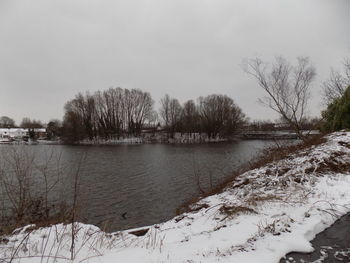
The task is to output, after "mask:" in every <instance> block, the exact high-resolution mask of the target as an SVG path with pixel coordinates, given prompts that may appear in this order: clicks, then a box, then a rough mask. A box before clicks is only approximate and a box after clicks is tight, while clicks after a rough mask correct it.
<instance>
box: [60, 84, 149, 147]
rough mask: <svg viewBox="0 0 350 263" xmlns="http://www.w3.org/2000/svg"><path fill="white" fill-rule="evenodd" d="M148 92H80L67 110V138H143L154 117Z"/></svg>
mask: <svg viewBox="0 0 350 263" xmlns="http://www.w3.org/2000/svg"><path fill="white" fill-rule="evenodd" d="M153 104H154V102H153V100H152V98H151V95H150V94H149V93H148V92H143V91H141V90H136V89H132V90H128V89H121V88H110V89H108V90H105V91H97V92H95V93H94V94H89V93H86V94H84V95H83V94H82V93H79V94H77V95H76V96H75V98H74V99H72V100H70V101H68V102H67V103H66V105H65V107H64V109H65V114H64V120H63V131H64V137H65V139H66V140H69V141H79V140H82V139H86V138H87V139H90V140H92V139H94V138H104V139H110V138H118V139H119V137H120V136H123V135H124V134H128V135H135V136H137V135H140V134H141V130H142V127H143V126H144V125H145V123H146V121H152V120H153V116H154V111H153Z"/></svg>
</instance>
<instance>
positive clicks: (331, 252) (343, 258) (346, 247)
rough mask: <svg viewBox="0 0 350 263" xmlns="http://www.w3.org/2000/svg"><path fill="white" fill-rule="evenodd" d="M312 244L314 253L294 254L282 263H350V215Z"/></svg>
mask: <svg viewBox="0 0 350 263" xmlns="http://www.w3.org/2000/svg"><path fill="white" fill-rule="evenodd" d="M311 243H312V246H313V247H314V248H315V251H314V252H312V253H296V252H292V253H289V254H287V255H286V256H285V258H283V259H281V260H280V263H292V262H293V263H294V262H295V263H296V262H315V263H321V262H322V263H323V262H325V263H333V262H350V213H349V214H347V215H345V216H343V217H341V218H340V219H339V220H337V221H336V222H335V223H334V224H333V225H332V226H331V227H329V228H327V229H326V230H325V231H323V232H321V233H319V234H318V235H317V236H316V237H315V239H314V240H313V241H311Z"/></svg>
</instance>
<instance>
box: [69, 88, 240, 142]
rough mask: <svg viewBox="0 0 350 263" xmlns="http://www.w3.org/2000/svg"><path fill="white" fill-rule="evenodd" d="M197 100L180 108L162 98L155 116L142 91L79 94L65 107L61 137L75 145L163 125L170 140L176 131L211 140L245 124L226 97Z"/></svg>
mask: <svg viewBox="0 0 350 263" xmlns="http://www.w3.org/2000/svg"><path fill="white" fill-rule="evenodd" d="M197 101H198V102H197V103H195V102H194V101H193V100H189V101H187V102H185V103H184V104H183V105H181V104H180V102H179V101H178V100H177V99H175V98H171V97H170V96H169V95H165V96H164V97H163V98H162V99H161V101H160V104H161V107H160V109H159V114H158V113H157V112H156V111H155V110H154V101H153V99H152V97H151V95H150V94H149V93H148V92H143V91H141V90H136V89H132V90H128V89H121V88H110V89H108V90H105V91H97V92H95V93H94V94H89V93H86V94H81V93H79V94H77V95H76V96H75V98H74V99H72V100H70V101H68V102H67V103H66V105H65V107H64V109H65V114H64V120H63V137H64V139H65V140H66V141H71V142H74V141H79V140H83V139H90V140H93V139H96V138H102V139H114V138H117V139H119V138H120V137H121V136H129V135H131V136H140V135H141V131H142V129H144V128H145V127H148V128H149V127H151V128H156V127H157V126H159V125H160V122H162V124H163V126H164V128H165V130H166V132H167V133H168V134H169V136H170V137H173V136H174V134H175V133H176V132H181V133H197V132H199V133H201V132H204V133H206V134H207V135H208V137H209V138H213V137H216V136H218V135H219V136H228V135H230V134H232V133H233V132H234V131H235V130H237V129H238V128H239V127H241V126H242V124H243V123H244V122H245V121H246V118H245V115H244V114H243V112H242V110H241V109H240V108H239V107H238V106H237V105H236V104H235V103H234V101H233V100H232V99H231V98H229V97H228V96H226V95H209V96H207V97H200V98H199V99H198V100H197Z"/></svg>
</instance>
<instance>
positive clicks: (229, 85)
mask: <svg viewBox="0 0 350 263" xmlns="http://www.w3.org/2000/svg"><path fill="white" fill-rule="evenodd" d="M349 11H350V1H348V0H333V1H331V0H328V1H326V0H309V1H305V0H283V1H281V0H264V1H261V0H235V1H233V0H218V1H213V0H211V1H209V0H176V1H170V0H149V1H144V0H135V1H112V0H105V1H100V0H52V1H47V0H36V1H30V0H2V1H1V2H0V115H9V116H12V117H14V118H15V119H16V120H17V121H20V119H21V118H22V117H24V116H29V117H33V118H39V119H42V120H44V121H48V120H49V119H50V118H61V117H62V113H63V105H64V103H65V102H66V101H67V100H69V99H71V98H72V97H73V96H74V94H76V93H77V92H79V91H86V90H89V91H91V92H93V91H95V90H99V89H105V88H108V87H110V86H120V87H123V88H140V89H142V90H146V91H149V92H151V94H152V96H153V98H154V99H155V100H156V101H158V100H159V99H160V97H162V96H163V95H164V94H165V93H169V94H170V95H171V96H175V97H177V98H179V99H180V101H182V102H183V101H184V100H186V99H189V98H196V97H198V96H199V95H207V94H210V93H225V94H227V95H229V96H231V97H233V98H234V99H235V101H236V102H237V103H238V104H239V105H240V106H241V107H242V108H243V110H244V111H245V112H246V114H247V115H248V116H249V117H251V118H252V119H256V118H258V119H264V118H266V119H268V118H270V119H274V118H275V117H276V116H275V115H273V113H272V112H271V111H270V110H268V109H265V108H263V107H262V106H261V105H259V104H257V99H258V97H260V96H262V95H263V93H262V91H261V90H260V89H259V87H257V85H256V83H255V82H254V81H253V80H252V79H251V78H250V77H249V76H247V75H246V74H245V73H244V72H243V71H242V68H241V66H240V64H241V62H242V60H243V59H244V58H247V57H252V56H256V55H259V56H261V57H262V58H264V59H266V60H272V59H273V57H274V56H275V55H280V54H282V55H284V56H286V57H287V58H289V59H294V58H295V57H296V56H299V55H307V56H310V58H311V60H312V61H313V63H314V65H315V66H316V68H317V71H318V79H317V81H316V82H315V85H314V90H313V94H314V96H313V99H312V102H311V104H310V106H311V110H312V111H311V113H312V114H314V115H315V114H317V113H318V112H319V110H320V102H321V99H320V85H319V84H320V82H321V81H322V80H324V79H326V78H327V75H328V72H329V69H330V67H331V66H337V65H339V64H340V61H341V59H342V58H343V57H345V56H347V55H350V52H349V48H350V34H349V32H350V18H349V15H348V13H349Z"/></svg>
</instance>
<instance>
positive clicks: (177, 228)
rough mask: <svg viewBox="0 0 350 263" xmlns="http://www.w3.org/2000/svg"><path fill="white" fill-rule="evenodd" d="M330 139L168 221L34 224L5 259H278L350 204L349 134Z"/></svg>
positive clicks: (9, 246) (5, 243) (1, 253)
mask: <svg viewBox="0 0 350 263" xmlns="http://www.w3.org/2000/svg"><path fill="white" fill-rule="evenodd" d="M326 139H327V141H326V142H325V143H322V144H320V145H316V146H313V147H311V148H309V149H304V150H301V151H299V152H297V153H294V154H292V155H290V156H288V157H287V158H285V159H282V160H279V161H276V162H272V163H270V164H267V165H265V166H263V167H261V168H257V169H254V170H251V171H248V172H246V173H243V174H241V175H239V176H238V177H236V179H235V181H234V182H232V183H231V184H230V185H228V187H227V188H225V189H224V191H223V192H222V193H219V194H216V195H212V196H209V197H207V198H204V199H202V200H200V201H199V202H198V203H196V204H193V205H191V206H190V210H191V211H189V212H187V213H184V214H182V215H179V216H177V217H175V218H174V219H172V220H170V221H168V222H165V223H161V224H157V225H152V226H149V227H143V228H139V229H133V230H126V231H120V232H115V233H112V234H109V233H105V232H103V231H101V230H100V229H99V228H97V227H95V226H91V225H83V224H78V223H76V224H73V228H72V225H71V224H69V225H62V224H61V225H55V226H52V227H48V228H41V229H38V230H34V228H33V229H32V230H30V227H29V228H28V227H27V228H24V229H22V230H18V231H16V232H15V234H14V235H12V236H9V237H5V238H3V240H2V242H1V245H0V258H2V259H3V260H4V262H9V261H10V259H15V258H17V262H19V261H20V262H38V258H39V259H41V258H44V259H45V261H46V260H48V261H49V262H51V261H52V262H53V261H54V260H56V262H67V261H68V260H69V259H70V258H74V259H75V261H74V262H81V261H83V260H85V262H107V263H108V262H115V261H116V260H117V261H121V262H213V261H218V262H278V261H279V260H280V258H282V257H283V256H284V255H286V254H287V253H288V252H291V251H302V252H311V251H312V246H311V244H310V242H309V241H310V240H312V239H313V238H314V237H315V235H316V234H317V233H319V232H321V231H322V230H324V229H325V228H327V227H328V226H330V225H331V224H332V223H333V222H334V221H335V220H336V219H337V218H338V217H340V216H341V215H344V214H346V213H348V212H349V211H350V192H349V191H348V189H349V188H350V174H349V173H350V133H349V132H340V133H334V134H331V135H329V136H328V137H327V138H326ZM72 237H74V238H73V239H72ZM72 240H74V242H73V246H72ZM6 260H7V261H6ZM12 262H15V261H13V260H12Z"/></svg>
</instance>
